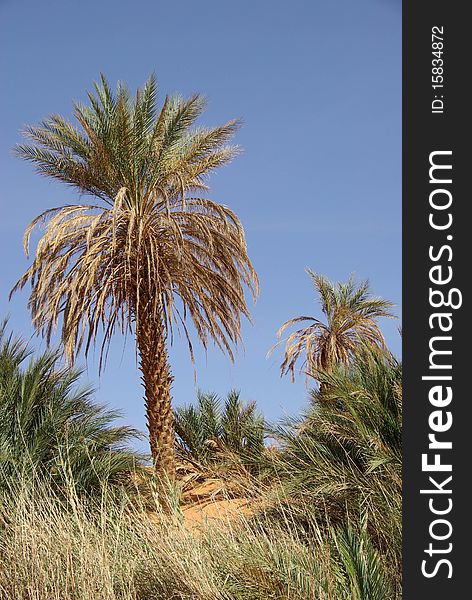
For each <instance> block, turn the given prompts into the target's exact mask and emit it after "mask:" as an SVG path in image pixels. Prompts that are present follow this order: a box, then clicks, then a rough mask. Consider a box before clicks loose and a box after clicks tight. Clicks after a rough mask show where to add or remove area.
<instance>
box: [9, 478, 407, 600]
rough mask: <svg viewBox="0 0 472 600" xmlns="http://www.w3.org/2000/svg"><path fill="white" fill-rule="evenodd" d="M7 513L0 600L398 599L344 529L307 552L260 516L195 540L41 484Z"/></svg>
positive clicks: (178, 523)
mask: <svg viewBox="0 0 472 600" xmlns="http://www.w3.org/2000/svg"><path fill="white" fill-rule="evenodd" d="M156 510H158V509H157V506H156ZM281 510H283V509H282V508H281ZM4 514H5V516H6V517H7V519H6V520H4V521H3V523H2V525H1V528H2V531H1V534H0V598H1V599H2V600H4V599H5V600H6V599H15V600H33V599H35V600H36V599H45V600H46V599H47V600H92V599H93V600H118V599H119V600H125V599H126V600H151V599H152V600H155V599H156V598H159V599H161V600H177V599H186V600H190V599H192V600H229V599H235V600H267V599H271V598H273V599H280V600H282V599H293V600H295V599H302V598H303V599H307V600H318V599H321V600H352V599H358V600H361V599H362V600H364V599H371V600H392V599H393V598H395V595H394V592H393V591H392V588H391V586H390V584H389V580H388V578H387V576H386V574H385V573H384V569H383V567H382V564H381V562H380V560H379V555H378V553H377V551H376V550H375V549H374V548H373V547H372V545H371V544H370V543H369V541H368V540H367V539H363V538H362V537H358V536H357V534H356V533H355V532H354V531H353V530H352V531H351V530H349V529H344V530H335V529H328V530H327V531H323V530H322V529H321V528H319V527H317V525H316V523H313V527H312V530H313V531H314V532H316V533H315V534H314V535H312V537H311V539H310V542H309V543H307V541H306V539H304V537H303V533H302V532H301V531H300V530H298V529H297V527H294V528H293V529H290V528H287V527H284V526H281V525H280V524H277V523H272V524H270V523H268V522H266V521H264V517H262V516H261V517H260V518H259V517H257V516H256V517H253V518H252V519H251V520H244V519H241V520H239V521H237V522H234V523H233V525H231V524H225V525H224V526H221V525H218V526H211V525H205V526H202V528H201V529H200V530H198V531H195V530H194V529H189V528H187V527H186V526H185V524H184V522H183V520H182V516H181V515H180V514H179V513H178V512H176V513H175V514H174V515H173V516H170V517H169V515H165V516H164V515H159V513H156V514H155V515H154V518H151V517H150V514H149V512H148V511H147V510H144V508H143V506H141V505H140V504H139V503H136V502H135V501H134V502H128V501H125V500H123V501H122V502H117V501H116V496H113V497H108V496H107V494H106V492H103V493H102V496H101V498H100V501H99V503H98V506H95V507H94V508H93V507H91V506H90V504H89V503H88V502H87V501H85V500H84V498H83V496H78V495H77V494H76V492H75V491H74V488H73V487H71V488H70V490H69V494H68V501H67V503H64V502H63V501H59V500H58V499H57V498H56V496H55V494H54V491H53V490H52V489H50V488H47V487H44V483H42V484H38V486H37V487H36V488H35V490H34V492H32V491H31V487H29V488H28V489H26V488H25V491H24V493H22V494H20V495H19V497H18V498H17V499H16V501H15V502H11V503H10V504H9V505H8V506H4ZM156 517H157V518H156Z"/></svg>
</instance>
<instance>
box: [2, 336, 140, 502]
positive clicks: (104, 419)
mask: <svg viewBox="0 0 472 600" xmlns="http://www.w3.org/2000/svg"><path fill="white" fill-rule="evenodd" d="M28 358H30V360H29V363H28V364H26V363H27V360H28ZM80 376H81V371H80V370H77V369H70V368H66V367H62V366H60V356H59V354H58V353H57V352H53V351H46V352H44V353H43V354H40V355H37V356H33V355H32V351H31V350H30V349H29V348H28V345H27V344H26V343H25V342H24V341H23V340H21V339H19V338H16V339H15V338H13V337H12V336H11V335H10V336H6V335H5V324H4V325H3V326H2V327H1V328H0V491H3V492H8V491H12V490H14V489H15V488H14V486H15V483H16V482H19V481H21V482H23V483H24V482H25V481H31V482H33V481H35V480H37V478H38V477H39V478H46V479H48V480H49V481H50V483H51V484H52V485H53V487H55V488H56V489H58V488H61V487H63V486H66V485H68V484H71V483H72V484H73V486H74V488H75V489H76V491H77V492H91V491H93V490H95V489H97V488H99V487H100V486H101V485H102V484H105V483H107V484H108V485H111V486H113V485H115V484H120V483H122V482H123V481H124V480H125V479H127V478H128V475H129V473H130V472H132V471H134V470H135V468H136V467H137V465H138V463H139V457H138V455H137V454H136V453H134V452H133V451H132V450H131V449H129V448H128V447H127V445H126V444H127V442H128V441H130V440H131V439H132V438H133V437H135V436H136V435H137V432H136V431H135V430H134V429H132V428H130V427H125V426H115V425H114V421H115V419H117V418H118V417H119V416H120V414H119V413H118V412H117V411H110V410H106V409H105V408H103V407H102V406H99V405H97V404H94V403H93V401H92V393H93V390H92V389H91V388H90V387H86V386H82V387H80V386H79V379H80Z"/></svg>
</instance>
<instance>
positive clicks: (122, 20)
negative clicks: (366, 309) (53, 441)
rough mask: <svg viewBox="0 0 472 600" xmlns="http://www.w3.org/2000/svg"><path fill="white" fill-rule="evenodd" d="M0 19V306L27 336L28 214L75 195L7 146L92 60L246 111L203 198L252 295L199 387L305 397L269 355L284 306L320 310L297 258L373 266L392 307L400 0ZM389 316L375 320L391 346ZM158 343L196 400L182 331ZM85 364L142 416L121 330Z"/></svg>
mask: <svg viewBox="0 0 472 600" xmlns="http://www.w3.org/2000/svg"><path fill="white" fill-rule="evenodd" d="M0 22H1V32H0V38H1V40H2V41H1V42H0V43H1V52H0V55H1V59H0V60H1V83H2V94H1V105H0V109H1V110H0V114H1V132H2V135H1V140H0V143H1V157H0V160H1V167H2V169H1V171H2V177H1V181H2V185H1V198H2V201H1V202H2V213H1V214H2V220H1V224H0V243H1V250H0V256H1V257H2V268H1V278H0V284H1V289H0V316H2V315H6V314H7V313H9V314H10V315H11V319H10V323H11V326H12V328H14V329H15V330H16V331H17V332H20V333H23V334H24V335H26V336H27V337H30V336H31V335H32V329H31V325H30V320H29V314H28V312H27V308H26V300H27V296H26V294H19V295H17V296H16V297H15V298H14V300H13V301H12V302H10V303H9V302H8V300H7V293H8V291H9V289H10V288H11V286H12V285H13V283H14V282H15V281H16V279H17V278H18V276H19V275H20V274H21V273H22V272H23V271H24V270H25V269H26V267H27V265H28V262H27V260H26V258H25V257H24V255H23V251H22V244H21V237H22V233H23V230H24V228H25V226H26V225H27V224H28V223H29V221H30V220H31V219H32V218H33V217H34V216H36V215H37V214H39V213H40V212H42V211H43V210H45V209H46V208H49V207H52V206H57V205H60V204H63V203H70V202H73V201H74V195H73V193H72V192H70V191H69V190H68V189H65V188H64V187H63V186H61V184H59V183H54V182H48V181H46V180H44V179H41V178H40V177H38V176H37V175H36V174H35V173H34V172H33V170H32V168H31V166H30V165H29V164H26V163H23V162H21V161H20V160H19V159H17V158H15V157H14V156H13V155H12V153H11V148H12V147H13V146H14V144H15V143H16V142H18V141H19V140H20V135H19V131H20V130H21V128H22V127H23V126H24V125H25V124H30V123H35V122H37V121H38V120H39V119H41V118H42V117H44V116H46V115H47V114H50V113H62V114H64V115H70V113H71V101H72V99H77V100H81V99H84V92H85V90H86V89H89V88H90V87H91V83H92V81H93V80H96V79H97V78H98V75H99V73H100V72H101V71H102V72H104V73H105V74H106V75H107V77H108V78H109V80H110V81H111V82H113V83H114V82H116V80H118V79H122V80H124V81H126V82H127V83H128V84H129V86H130V87H131V88H135V87H136V86H138V85H141V84H142V83H143V82H144V80H145V79H146V78H147V77H148V75H149V74H150V73H151V72H152V71H154V72H155V73H156V75H157V78H158V81H159V85H160V90H161V98H162V97H163V96H164V95H165V94H166V93H172V92H181V93H182V94H184V95H187V94H190V93H192V92H195V91H198V92H202V93H204V94H205V95H206V96H207V97H208V100H209V103H208V109H207V111H206V113H205V114H204V117H203V121H204V122H205V123H206V124H208V125H213V124H219V123H221V122H223V121H225V120H227V119H229V118H232V117H242V119H243V121H244V126H243V128H242V130H241V131H240V132H239V133H238V135H237V142H238V143H239V144H240V145H241V146H243V148H244V154H243V155H242V156H241V157H239V158H238V159H236V160H235V161H234V162H233V163H232V164H231V165H230V166H228V167H225V168H224V169H223V170H222V171H221V172H220V173H219V174H217V175H215V176H214V177H213V179H212V180H211V182H210V184H211V188H212V190H211V197H212V198H213V199H215V200H218V201H220V202H222V203H225V204H227V205H229V206H230V207H231V208H233V209H234V210H235V211H236V212H237V213H238V215H239V216H240V218H241V220H242V222H243V224H244V225H245V228H246V233H247V240H248V245H249V249H250V255H251V257H252V259H253V262H254V265H255V267H256V269H257V271H258V273H259V276H260V282H261V294H260V297H259V300H258V302H257V305H256V306H255V307H254V309H253V311H252V314H253V321H254V322H253V325H249V324H245V325H244V342H245V349H244V351H242V352H241V353H240V356H239V358H238V359H237V362H236V363H235V364H234V365H231V363H230V362H229V360H228V359H227V358H226V357H225V356H223V355H221V354H220V353H219V352H218V351H217V350H216V349H212V348H210V350H209V352H208V356H207V357H205V355H204V354H203V353H197V365H196V366H197V385H198V386H199V387H200V388H202V389H204V390H212V391H215V392H217V393H219V394H221V395H223V394H225V393H226V392H227V391H228V390H229V389H230V388H232V387H237V388H240V389H241V391H242V393H243V396H244V398H246V399H254V400H257V402H258V404H259V406H260V408H261V409H262V410H263V412H264V413H265V415H266V416H267V417H268V418H269V419H272V420H274V419H277V418H279V417H281V416H283V415H287V414H294V413H296V412H297V411H299V410H300V409H301V408H302V406H304V405H305V404H306V398H307V394H306V391H305V387H304V381H303V378H302V377H300V378H299V379H298V381H297V383H296V384H291V383H290V381H289V379H288V378H285V379H282V380H281V379H280V377H279V370H278V365H279V362H280V354H279V355H277V356H274V357H272V358H271V359H269V360H268V359H266V353H267V350H268V349H269V347H270V346H271V345H272V344H273V343H274V342H275V341H276V338H275V332H276V330H277V329H278V327H279V325H280V324H281V323H282V322H283V321H285V320H286V319H288V318H290V317H292V316H296V315H302V314H305V315H307V314H308V315H315V316H319V315H320V313H319V306H318V305H317V303H316V298H315V296H314V293H313V291H312V288H311V285H310V282H309V279H308V277H307V275H306V274H305V272H304V269H305V268H306V267H311V268H312V269H314V270H316V271H318V272H321V273H324V274H326V275H327V276H328V277H329V278H331V279H334V280H345V279H346V278H348V277H349V275H350V274H351V273H354V274H355V275H356V276H357V277H358V278H369V280H370V281H371V284H372V288H373V290H374V292H375V293H376V294H378V295H381V296H383V297H385V298H388V299H390V300H392V301H393V302H395V303H396V305H397V307H396V312H397V314H398V315H399V314H400V301H401V3H400V1H399V0H356V1H355V2H353V1H352V0H305V1H303V2H302V1H299V0H295V1H292V2H286V1H284V2H282V1H279V0H272V1H270V2H269V1H266V2H262V1H261V2H254V0H252V1H250V2H249V1H247V0H243V1H241V0H240V1H239V2H231V3H230V2H222V1H221V0H200V1H199V2H195V1H194V0H181V1H179V2H163V1H160V0H154V1H150V0H146V1H145V0H135V1H133V2H131V1H129V2H116V0H115V1H112V0H101V1H98V0H94V1H93V2H92V1H91V0H82V1H81V2H64V1H63V0H61V1H57V0H48V2H38V1H37V0H35V1H33V0H23V1H21V2H18V1H16V0H15V1H14V0H11V1H8V0H0ZM398 326H399V322H384V324H383V330H384V333H385V335H386V338H387V340H388V343H389V345H390V347H391V348H392V350H393V351H394V352H395V353H396V354H399V353H400V337H399V335H398V332H397V328H398ZM130 342H131V343H130ZM34 343H35V344H36V345H37V346H38V347H39V346H40V345H41V342H40V341H39V340H35V341H34ZM171 360H172V367H173V372H174V375H175V384H174V387H173V395H174V399H175V403H176V404H181V403H186V402H191V401H193V399H194V397H195V384H194V375H193V367H192V366H191V364H190V361H189V358H188V354H187V352H186V349H185V344H184V343H183V340H179V339H177V340H176V343H175V345H174V348H173V349H172V352H171ZM82 362H83V361H82ZM95 364H96V360H94V357H93V355H90V357H89V360H88V373H87V376H88V378H89V380H90V381H91V382H92V383H94V384H95V385H96V386H97V395H96V397H97V399H98V400H99V401H100V402H104V403H109V404H110V405H112V406H114V407H118V408H120V409H122V410H123V411H124V413H125V418H126V421H127V422H129V423H131V424H133V425H135V426H137V427H138V428H140V429H143V430H144V428H145V425H144V416H143V402H142V391H141V389H140V383H139V374H138V372H137V369H136V362H135V354H134V347H133V344H132V340H129V341H128V344H127V345H126V347H123V340H122V339H121V338H120V337H119V336H118V337H117V338H116V340H115V343H114V344H113V346H112V351H111V354H110V359H109V363H108V367H107V370H106V371H105V373H104V374H103V375H102V376H101V378H100V379H99V378H98V374H97V372H96V368H95ZM143 447H144V448H146V446H145V445H144V446H143Z"/></svg>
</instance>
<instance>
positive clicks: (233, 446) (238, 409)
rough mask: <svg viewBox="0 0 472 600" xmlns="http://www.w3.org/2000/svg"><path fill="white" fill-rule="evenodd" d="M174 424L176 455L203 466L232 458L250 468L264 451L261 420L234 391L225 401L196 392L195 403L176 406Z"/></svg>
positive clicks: (263, 426)
mask: <svg viewBox="0 0 472 600" xmlns="http://www.w3.org/2000/svg"><path fill="white" fill-rule="evenodd" d="M174 426H175V432H176V437H177V452H178V454H179V455H180V456H182V457H184V458H190V459H191V460H193V461H195V462H198V463H199V464H202V465H206V466H209V465H211V464H214V463H215V462H217V461H221V460H222V459H223V458H226V459H227V458H228V457H232V458H233V459H234V460H235V461H236V462H239V463H240V464H243V465H244V466H246V467H248V468H249V469H250V470H252V469H253V468H255V467H257V463H258V460H259V459H260V457H261V455H262V453H263V451H264V432H265V425H264V419H263V417H262V415H261V414H259V412H258V411H257V408H256V404H255V402H249V403H247V404H244V403H243V402H242V400H241V397H240V393H239V392H238V391H236V390H232V391H230V392H229V394H228V395H227V397H226V399H225V400H224V402H223V401H222V400H221V399H220V398H219V397H218V396H216V395H215V394H203V393H201V392H199V393H198V396H197V403H196V404H195V405H192V404H191V405H189V406H183V407H178V408H176V409H175V411H174Z"/></svg>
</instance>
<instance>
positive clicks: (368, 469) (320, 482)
mask: <svg viewBox="0 0 472 600" xmlns="http://www.w3.org/2000/svg"><path fill="white" fill-rule="evenodd" d="M318 376H319V380H320V381H321V382H322V383H325V384H327V385H323V386H322V388H321V391H320V390H316V391H313V392H312V407H311V408H310V410H309V411H308V413H307V414H306V415H305V417H304V418H302V419H298V420H292V421H290V422H288V423H286V424H285V425H283V426H279V427H277V428H276V429H275V431H274V432H273V433H274V435H275V436H276V437H277V438H278V440H279V442H280V445H281V452H280V454H279V455H278V456H277V455H276V456H275V458H274V464H273V468H274V470H275V472H276V473H277V474H278V476H279V478H280V482H281V483H280V486H279V487H278V488H277V494H276V495H277V503H276V505H278V503H279V502H280V501H281V502H282V505H283V506H284V518H286V514H287V512H288V513H289V514H290V515H291V518H292V519H293V523H298V524H299V526H301V527H302V529H307V530H309V529H310V523H311V522H312V521H313V520H314V521H315V522H317V523H321V522H325V523H327V524H328V526H329V527H336V528H338V527H341V528H344V527H346V526H351V525H352V524H355V526H356V529H357V530H358V532H359V535H361V536H362V535H367V536H368V538H369V539H370V541H371V543H372V544H373V546H374V547H375V548H377V549H378V550H379V551H380V552H381V555H382V557H383V558H382V560H383V564H384V566H385V565H388V571H389V572H390V573H391V577H392V579H393V580H395V582H396V585H398V584H399V582H398V578H399V574H400V573H401V501H402V496H401V492H402V481H401V469H402V446H401V424H402V419H401V407H402V395H401V364H400V363H398V361H397V360H396V359H395V358H394V357H393V356H392V355H390V354H381V353H379V352H378V351H376V350H373V349H372V348H369V347H367V346H364V348H363V349H362V351H361V352H360V353H359V354H358V355H357V356H356V357H355V358H354V360H353V362H352V363H351V365H348V366H346V365H338V367H337V368H335V369H334V370H332V371H330V373H324V374H323V373H321V372H320V373H319V374H318ZM275 512H277V511H275Z"/></svg>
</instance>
